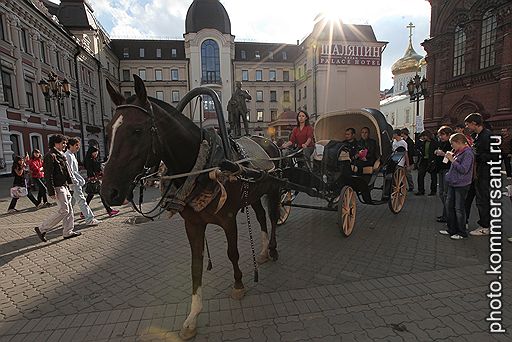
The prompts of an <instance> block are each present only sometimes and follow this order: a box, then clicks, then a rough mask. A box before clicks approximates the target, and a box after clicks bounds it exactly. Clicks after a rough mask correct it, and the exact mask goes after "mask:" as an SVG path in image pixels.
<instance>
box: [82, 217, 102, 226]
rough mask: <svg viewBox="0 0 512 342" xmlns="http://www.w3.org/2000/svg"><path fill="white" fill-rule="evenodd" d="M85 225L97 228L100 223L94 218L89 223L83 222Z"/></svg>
mask: <svg viewBox="0 0 512 342" xmlns="http://www.w3.org/2000/svg"><path fill="white" fill-rule="evenodd" d="M85 224H86V225H87V226H97V225H98V224H100V221H98V220H96V219H95V218H93V219H92V220H91V221H90V222H85Z"/></svg>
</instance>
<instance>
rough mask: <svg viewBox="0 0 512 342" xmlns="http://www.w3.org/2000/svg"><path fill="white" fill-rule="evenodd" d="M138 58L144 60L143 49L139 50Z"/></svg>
mask: <svg viewBox="0 0 512 342" xmlns="http://www.w3.org/2000/svg"><path fill="white" fill-rule="evenodd" d="M139 57H140V58H144V48H140V49H139Z"/></svg>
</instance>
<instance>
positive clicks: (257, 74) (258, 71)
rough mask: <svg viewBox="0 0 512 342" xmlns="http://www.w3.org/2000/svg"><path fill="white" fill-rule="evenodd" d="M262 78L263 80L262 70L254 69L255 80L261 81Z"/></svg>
mask: <svg viewBox="0 0 512 342" xmlns="http://www.w3.org/2000/svg"><path fill="white" fill-rule="evenodd" d="M262 80H263V71H262V70H256V81H262Z"/></svg>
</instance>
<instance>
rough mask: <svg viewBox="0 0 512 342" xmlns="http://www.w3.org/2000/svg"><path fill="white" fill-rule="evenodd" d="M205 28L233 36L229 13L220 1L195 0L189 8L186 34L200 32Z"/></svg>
mask: <svg viewBox="0 0 512 342" xmlns="http://www.w3.org/2000/svg"><path fill="white" fill-rule="evenodd" d="M205 28H210V29H216V30H217V31H220V32H221V33H227V34H231V21H230V20H229V15H228V12H226V9H225V8H224V6H222V4H221V3H220V2H219V1H218V0H194V2H192V4H191V5H190V7H189V8H188V11H187V18H186V19H185V33H190V32H199V31H201V30H202V29H205Z"/></svg>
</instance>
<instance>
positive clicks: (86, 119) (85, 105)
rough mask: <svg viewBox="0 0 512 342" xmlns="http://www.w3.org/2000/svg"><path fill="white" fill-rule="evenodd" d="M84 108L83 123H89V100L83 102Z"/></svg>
mask: <svg viewBox="0 0 512 342" xmlns="http://www.w3.org/2000/svg"><path fill="white" fill-rule="evenodd" d="M84 109H85V113H84V114H85V115H84V121H85V123H89V102H85V103H84Z"/></svg>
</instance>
